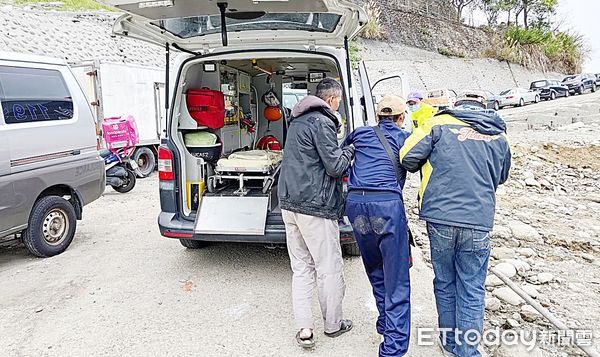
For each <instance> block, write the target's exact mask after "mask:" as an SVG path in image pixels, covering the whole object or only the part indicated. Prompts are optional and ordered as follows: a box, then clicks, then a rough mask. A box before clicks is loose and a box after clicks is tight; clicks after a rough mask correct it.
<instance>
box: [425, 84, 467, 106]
mask: <svg viewBox="0 0 600 357" xmlns="http://www.w3.org/2000/svg"><path fill="white" fill-rule="evenodd" d="M424 97H425V98H424V99H423V101H424V102H425V103H427V104H429V105H431V106H433V107H436V108H437V109H439V110H445V109H452V108H454V103H455V102H456V98H457V97H458V95H457V94H456V92H455V91H454V90H452V89H446V88H443V89H435V90H430V91H427V92H425V93H424Z"/></svg>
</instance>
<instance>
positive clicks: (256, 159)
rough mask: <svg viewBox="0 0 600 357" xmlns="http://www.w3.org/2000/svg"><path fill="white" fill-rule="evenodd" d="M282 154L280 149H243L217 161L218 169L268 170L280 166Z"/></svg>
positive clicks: (229, 170) (241, 170)
mask: <svg viewBox="0 0 600 357" xmlns="http://www.w3.org/2000/svg"><path fill="white" fill-rule="evenodd" d="M281 159H282V154H281V152H280V151H266V150H251V151H241V152H236V153H233V154H231V155H229V157H228V158H226V159H220V160H219V161H218V162H217V167H216V170H217V171H228V172H238V171H239V172H244V171H259V172H268V171H271V170H273V169H274V168H276V167H277V166H279V164H280V163H281Z"/></svg>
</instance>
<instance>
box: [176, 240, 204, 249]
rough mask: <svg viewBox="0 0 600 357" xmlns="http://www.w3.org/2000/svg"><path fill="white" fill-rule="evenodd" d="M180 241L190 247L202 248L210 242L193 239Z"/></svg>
mask: <svg viewBox="0 0 600 357" xmlns="http://www.w3.org/2000/svg"><path fill="white" fill-rule="evenodd" d="M179 242H180V243H181V245H182V246H184V247H186V248H188V249H201V248H204V247H206V246H207V245H208V242H203V241H201V240H193V239H180V240H179Z"/></svg>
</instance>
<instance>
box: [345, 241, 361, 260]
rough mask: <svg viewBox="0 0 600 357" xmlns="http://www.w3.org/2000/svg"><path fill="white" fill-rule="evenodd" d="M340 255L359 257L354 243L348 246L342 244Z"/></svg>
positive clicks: (356, 245)
mask: <svg viewBox="0 0 600 357" xmlns="http://www.w3.org/2000/svg"><path fill="white" fill-rule="evenodd" d="M342 253H343V254H344V255H345V256H349V257H360V249H358V244H357V243H356V242H354V243H349V244H342Z"/></svg>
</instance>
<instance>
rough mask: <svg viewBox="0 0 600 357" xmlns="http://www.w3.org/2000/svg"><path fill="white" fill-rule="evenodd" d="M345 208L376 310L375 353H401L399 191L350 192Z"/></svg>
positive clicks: (403, 255) (406, 290)
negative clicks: (379, 339) (378, 337)
mask: <svg viewBox="0 0 600 357" xmlns="http://www.w3.org/2000/svg"><path fill="white" fill-rule="evenodd" d="M346 213H347V215H348V218H349V219H350V222H351V223H352V228H353V230H354V237H355V238H356V242H357V243H358V247H359V249H360V253H361V256H362V260H363V263H364V265H365V270H366V272H367V275H368V277H369V281H370V282H371V286H372V287H373V295H375V301H376V303H377V309H378V310H379V318H378V319H377V332H379V333H380V334H382V335H383V336H384V341H383V343H382V344H381V345H380V346H379V356H381V357H391V356H394V357H397V356H404V355H405V354H406V352H407V351H408V343H409V339H410V276H409V271H408V270H409V247H408V224H407V221H406V214H405V212H404V204H403V201H402V196H401V195H400V194H398V193H395V192H389V193H388V192H381V193H377V192H372V191H367V192H364V191H351V192H350V193H349V194H348V200H347V203H346Z"/></svg>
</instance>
